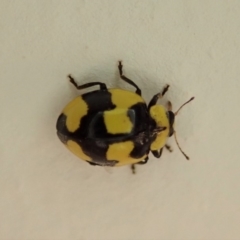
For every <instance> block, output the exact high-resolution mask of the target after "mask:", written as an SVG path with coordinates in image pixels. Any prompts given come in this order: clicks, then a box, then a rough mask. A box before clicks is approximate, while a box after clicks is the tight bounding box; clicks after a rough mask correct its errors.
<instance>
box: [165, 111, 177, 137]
mask: <svg viewBox="0 0 240 240" xmlns="http://www.w3.org/2000/svg"><path fill="white" fill-rule="evenodd" d="M167 113H168V114H167V115H168V121H169V134H168V136H169V137H171V136H172V135H173V133H174V121H175V114H174V113H173V112H172V111H168V112H167Z"/></svg>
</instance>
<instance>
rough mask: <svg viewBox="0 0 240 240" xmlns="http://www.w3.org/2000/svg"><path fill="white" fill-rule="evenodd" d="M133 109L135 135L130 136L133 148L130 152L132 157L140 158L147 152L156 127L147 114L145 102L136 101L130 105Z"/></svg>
mask: <svg viewBox="0 0 240 240" xmlns="http://www.w3.org/2000/svg"><path fill="white" fill-rule="evenodd" d="M131 109H134V110H135V113H136V121H135V135H134V136H133V138H132V141H133V143H134V149H133V150H132V152H131V153H130V156H131V157H132V158H141V157H143V156H144V155H146V154H148V153H149V150H150V145H151V142H152V140H153V139H154V138H156V136H155V135H153V134H152V133H153V131H154V128H155V127H156V124H155V121H154V120H153V119H152V118H151V117H150V116H149V113H148V111H147V106H146V104H145V103H137V104H135V105H133V106H132V107H131Z"/></svg>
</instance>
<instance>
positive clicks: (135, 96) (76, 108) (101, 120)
mask: <svg viewBox="0 0 240 240" xmlns="http://www.w3.org/2000/svg"><path fill="white" fill-rule="evenodd" d="M122 68H123V66H122V63H121V61H120V62H119V65H118V69H119V73H120V77H121V79H122V80H124V81H125V82H127V83H129V84H130V85H131V86H133V87H135V89H136V91H135V93H134V92H131V91H127V90H123V89H108V88H107V87H106V85H105V84H104V83H101V82H90V83H86V84H83V85H80V86H78V85H77V83H76V82H75V80H74V79H73V78H72V77H71V76H70V75H69V79H70V82H71V83H72V84H73V85H74V86H75V87H76V88H77V89H79V90H80V89H85V88H89V87H92V86H97V85H98V86H99V88H100V89H99V90H95V91H92V92H88V93H85V94H82V95H81V96H78V97H76V98H75V99H73V100H72V101H71V102H70V103H68V104H67V106H66V107H65V108H64V109H63V111H62V113H61V115H60V116H59V118H58V120H57V135H58V137H59V139H60V140H61V141H62V142H63V143H64V144H65V146H66V147H67V148H68V149H69V150H70V151H71V152H72V153H74V154H75V155H76V156H78V157H79V158H81V159H82V160H85V161H87V162H88V163H90V164H91V165H99V166H123V165H128V164H131V165H132V170H133V172H134V164H145V163H147V161H148V154H149V152H150V151H151V152H152V154H153V155H154V156H155V157H156V158H160V156H161V154H162V150H163V147H164V146H165V147H166V148H167V149H168V150H171V149H170V147H169V146H168V145H166V140H167V138H168V137H170V136H172V135H173V134H174V136H175V139H176V134H175V130H174V126H173V125H174V119H175V116H176V115H177V113H178V111H179V110H180V108H181V107H180V108H179V110H178V111H177V112H176V113H173V112H172V105H171V103H170V102H168V105H167V108H165V107H164V106H162V105H156V104H157V101H158V100H159V99H160V98H162V97H163V96H164V94H165V93H166V92H167V90H168V88H169V85H167V86H166V87H165V88H164V89H163V90H162V92H161V93H157V94H156V95H154V96H153V97H152V100H151V101H150V103H149V104H148V105H147V104H146V103H145V101H144V99H143V98H142V97H141V90H140V88H139V87H138V86H137V85H136V84H135V83H134V82H133V81H132V80H130V79H128V78H127V77H125V76H124V75H123V71H122ZM192 99H193V98H191V99H190V100H189V101H188V102H190V101H191V100H192ZM188 102H186V103H188ZM186 103H185V104H186ZM185 104H183V105H185ZM183 105H182V106H183ZM177 145H178V142H177ZM178 147H179V145H178ZM179 149H180V150H181V148H180V147H179ZM181 151H182V150H181ZM182 153H183V151H182ZM183 154H184V155H185V157H186V158H187V159H188V157H187V156H186V154H185V153H183Z"/></svg>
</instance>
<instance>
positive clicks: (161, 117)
mask: <svg viewBox="0 0 240 240" xmlns="http://www.w3.org/2000/svg"><path fill="white" fill-rule="evenodd" d="M149 112H150V115H151V117H152V118H153V119H154V120H155V121H156V123H157V126H159V127H166V128H167V129H166V130H164V131H162V132H159V133H158V135H157V138H156V139H155V141H154V142H153V143H152V144H151V150H153V151H154V150H159V149H161V148H162V147H163V146H164V145H165V144H166V141H167V138H168V135H169V121H168V117H167V114H166V109H165V108H164V107H163V106H161V105H154V106H152V107H151V108H150V111H149Z"/></svg>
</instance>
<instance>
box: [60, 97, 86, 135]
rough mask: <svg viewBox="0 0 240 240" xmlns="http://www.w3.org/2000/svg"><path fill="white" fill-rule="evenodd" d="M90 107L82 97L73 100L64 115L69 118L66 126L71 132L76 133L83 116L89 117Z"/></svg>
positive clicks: (65, 109)
mask: <svg viewBox="0 0 240 240" xmlns="http://www.w3.org/2000/svg"><path fill="white" fill-rule="evenodd" d="M87 112H88V106H87V104H86V102H85V101H83V99H82V97H81V96H79V97H76V98H75V99H73V100H72V101H71V102H70V103H69V104H68V105H67V106H66V107H65V108H64V109H63V113H64V114H65V115H66V116H67V120H66V126H67V129H68V131H69V132H75V131H76V130H77V129H78V127H79V124H80V120H81V118H82V117H83V116H85V115H87Z"/></svg>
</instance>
